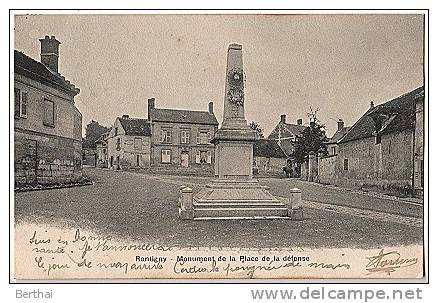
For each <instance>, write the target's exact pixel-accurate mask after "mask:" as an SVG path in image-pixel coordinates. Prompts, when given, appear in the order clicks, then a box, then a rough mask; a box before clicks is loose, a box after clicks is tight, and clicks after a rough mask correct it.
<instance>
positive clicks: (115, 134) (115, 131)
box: [114, 127, 118, 136]
mask: <svg viewBox="0 0 438 303" xmlns="http://www.w3.org/2000/svg"><path fill="white" fill-rule="evenodd" d="M117 131H118V129H117V127H115V128H114V136H117Z"/></svg>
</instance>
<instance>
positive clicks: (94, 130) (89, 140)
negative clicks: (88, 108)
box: [82, 120, 110, 147]
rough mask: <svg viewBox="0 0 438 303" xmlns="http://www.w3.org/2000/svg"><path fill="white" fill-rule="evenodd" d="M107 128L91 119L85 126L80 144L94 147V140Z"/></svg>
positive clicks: (107, 129)
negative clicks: (83, 136)
mask: <svg viewBox="0 0 438 303" xmlns="http://www.w3.org/2000/svg"><path fill="white" fill-rule="evenodd" d="M109 130H110V129H109V128H108V127H105V126H103V125H100V124H99V122H97V121H94V120H91V122H90V123H88V124H87V126H86V127H85V138H84V139H83V141H82V145H83V146H85V147H94V146H95V145H96V143H95V142H96V140H97V139H99V137H100V136H101V135H102V134H104V133H106V132H107V131H109Z"/></svg>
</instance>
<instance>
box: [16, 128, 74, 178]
mask: <svg viewBox="0 0 438 303" xmlns="http://www.w3.org/2000/svg"><path fill="white" fill-rule="evenodd" d="M81 150H82V146H81V141H78V140H73V139H70V138H63V137H56V136H48V135H44V134H38V133H31V132H21V131H15V140H14V153H15V156H14V174H15V185H16V186H21V185H25V184H33V185H35V184H53V183H66V182H67V183H68V182H74V181H75V180H77V179H79V178H80V177H81V176H82V166H81V156H82V155H81V153H82V152H81Z"/></svg>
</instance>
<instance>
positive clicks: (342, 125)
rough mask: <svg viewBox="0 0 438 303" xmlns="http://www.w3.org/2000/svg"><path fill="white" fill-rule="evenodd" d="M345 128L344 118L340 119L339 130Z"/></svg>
mask: <svg viewBox="0 0 438 303" xmlns="http://www.w3.org/2000/svg"><path fill="white" fill-rule="evenodd" d="M343 128H344V121H343V120H342V119H339V120H338V131H340V130H341V129H343Z"/></svg>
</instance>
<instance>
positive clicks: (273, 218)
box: [193, 216, 291, 221]
mask: <svg viewBox="0 0 438 303" xmlns="http://www.w3.org/2000/svg"><path fill="white" fill-rule="evenodd" d="M276 219H284V220H290V219H291V218H290V217H278V216H270V217H257V216H255V217H201V218H194V219H193V220H197V221H202V220H205V221H207V220H276Z"/></svg>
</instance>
